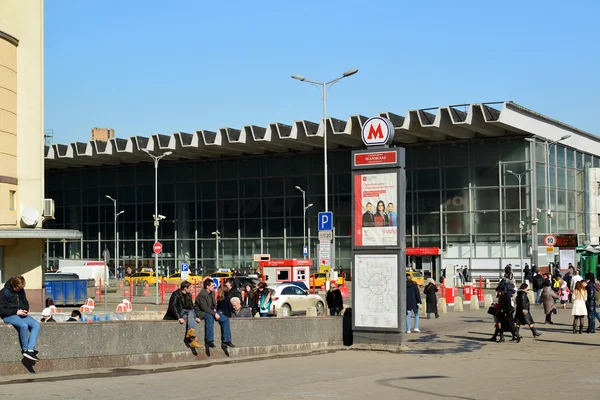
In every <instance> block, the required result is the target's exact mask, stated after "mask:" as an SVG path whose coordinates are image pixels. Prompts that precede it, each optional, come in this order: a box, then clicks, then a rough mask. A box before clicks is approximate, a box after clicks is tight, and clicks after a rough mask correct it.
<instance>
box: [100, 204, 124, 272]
mask: <svg viewBox="0 0 600 400" xmlns="http://www.w3.org/2000/svg"><path fill="white" fill-rule="evenodd" d="M104 197H106V198H107V199H109V200H111V201H112V202H113V205H114V206H115V278H116V277H117V276H118V275H117V268H119V265H118V264H119V239H118V236H117V218H119V215H121V214H124V213H125V211H119V212H117V200H115V199H113V198H112V197H110V196H109V195H105V196H104Z"/></svg>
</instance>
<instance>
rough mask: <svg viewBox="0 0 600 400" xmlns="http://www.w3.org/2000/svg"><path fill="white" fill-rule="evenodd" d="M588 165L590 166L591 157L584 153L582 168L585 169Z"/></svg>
mask: <svg viewBox="0 0 600 400" xmlns="http://www.w3.org/2000/svg"><path fill="white" fill-rule="evenodd" d="M588 164H589V165H590V166H592V156H591V155H589V154H587V153H585V154H584V155H583V165H584V167H585V166H586V165H588Z"/></svg>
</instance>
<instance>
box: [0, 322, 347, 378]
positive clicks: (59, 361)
mask: <svg viewBox="0 0 600 400" xmlns="http://www.w3.org/2000/svg"><path fill="white" fill-rule="evenodd" d="M231 329H232V336H233V343H234V344H235V345H236V346H237V348H235V349H230V350H229V353H230V357H232V358H234V357H241V356H251V355H261V354H277V353H282V352H289V351H306V350H316V349H322V348H326V347H329V346H339V345H341V344H342V318H340V317H337V318H336V317H316V318H247V319H245V318H244V319H235V320H232V321H231ZM198 332H199V333H200V336H201V338H202V337H203V333H204V325H203V322H201V323H200V324H199V325H198ZM184 335H185V325H181V324H179V323H178V322H177V321H114V322H101V323H99V322H95V323H91V324H86V323H82V322H76V323H73V322H65V323H50V324H42V329H41V332H40V338H39V341H38V346H37V348H38V350H39V351H40V353H39V357H40V359H41V361H39V362H37V363H35V365H33V362H31V363H30V362H29V360H26V359H25V360H24V359H23V357H22V355H21V350H20V345H19V339H18V334H17V331H16V330H15V329H14V328H13V327H12V326H9V325H0V349H2V351H1V352H0V374H2V375H8V374H20V373H26V372H27V369H26V368H29V367H31V368H33V370H35V371H36V372H44V371H59V370H73V369H77V370H82V369H90V368H108V367H110V368H115V367H125V366H130V365H141V364H163V363H168V362H177V361H194V360H201V359H208V358H209V357H208V356H207V355H206V353H205V349H199V350H198V355H197V356H196V355H194V354H193V353H192V351H191V350H190V349H189V348H187V347H186V346H185V345H184V343H183V338H184ZM202 342H203V341H202ZM215 343H216V344H217V347H216V348H214V349H211V353H210V354H211V356H210V358H211V359H213V358H223V357H225V355H224V353H223V350H221V348H220V330H219V325H218V324H216V326H215Z"/></svg>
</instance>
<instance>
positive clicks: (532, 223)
mask: <svg viewBox="0 0 600 400" xmlns="http://www.w3.org/2000/svg"><path fill="white" fill-rule="evenodd" d="M538 221H539V220H538V219H537V218H536V219H534V220H533V221H531V225H537V223H538Z"/></svg>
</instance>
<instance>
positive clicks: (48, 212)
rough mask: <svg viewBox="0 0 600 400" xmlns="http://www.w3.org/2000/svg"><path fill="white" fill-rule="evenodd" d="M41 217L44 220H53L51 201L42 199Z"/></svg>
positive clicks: (52, 201) (52, 202)
mask: <svg viewBox="0 0 600 400" xmlns="http://www.w3.org/2000/svg"><path fill="white" fill-rule="evenodd" d="M42 216H43V217H44V218H46V219H54V200H53V199H44V214H43V215H42Z"/></svg>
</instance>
